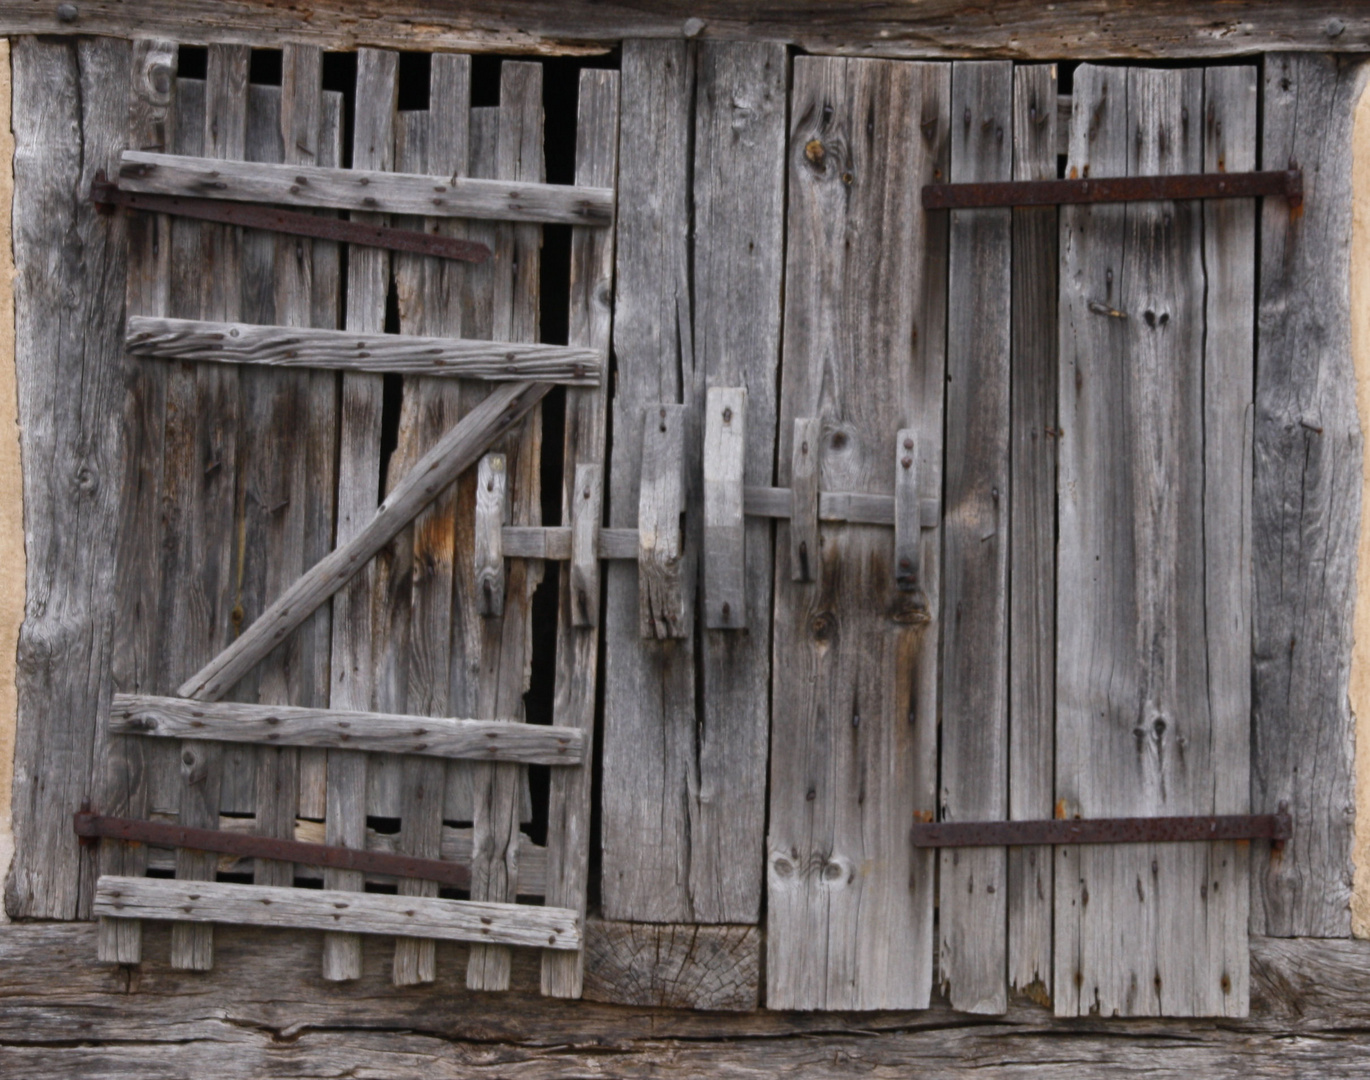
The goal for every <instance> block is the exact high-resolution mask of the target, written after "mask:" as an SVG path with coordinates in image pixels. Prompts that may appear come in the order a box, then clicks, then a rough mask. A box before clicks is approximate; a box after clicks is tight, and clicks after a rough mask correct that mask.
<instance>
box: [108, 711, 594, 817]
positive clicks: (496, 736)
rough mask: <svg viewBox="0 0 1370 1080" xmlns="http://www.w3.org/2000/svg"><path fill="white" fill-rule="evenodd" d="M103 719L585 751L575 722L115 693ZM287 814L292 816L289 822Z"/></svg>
mask: <svg viewBox="0 0 1370 1080" xmlns="http://www.w3.org/2000/svg"><path fill="white" fill-rule="evenodd" d="M110 725H111V730H113V731H116V732H118V733H119V734H125V735H147V736H156V737H160V738H172V737H179V738H187V739H223V740H226V741H234V742H252V743H266V744H272V743H275V744H277V745H280V746H326V747H341V748H344V749H349V748H350V749H355V750H369V751H374V752H381V753H390V754H422V755H428V756H432V757H452V758H471V759H473V760H479V761H520V762H523V763H524V764H527V765H570V764H580V763H581V762H582V761H583V760H584V757H585V738H584V736H583V735H582V733H581V732H579V731H577V730H576V729H574V728H562V727H555V726H552V725H545V724H540V725H536V726H533V727H529V726H526V725H523V726H520V725H516V724H512V723H510V722H508V721H501V720H457V719H452V718H446V717H430V716H425V715H407V716H402V715H395V714H393V713H377V712H339V711H337V710H333V709H318V708H308V707H301V706H293V705H255V704H253V705H249V704H238V703H235V702H226V701H221V702H212V703H211V702H202V701H189V700H186V699H185V698H170V697H152V696H142V695H137V696H135V695H128V694H116V695H115V696H114V703H113V705H112V706H111V709H110ZM294 820H295V819H294V816H293V815H292V816H291V818H290V822H291V825H292V826H293V824H294ZM287 835H288V834H287Z"/></svg>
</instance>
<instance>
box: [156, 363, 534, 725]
mask: <svg viewBox="0 0 1370 1080" xmlns="http://www.w3.org/2000/svg"><path fill="white" fill-rule="evenodd" d="M371 377H373V376H349V378H371ZM550 388H551V386H550V384H548V383H509V384H507V385H504V386H501V387H500V388H499V389H497V390H496V391H495V392H494V393H492V394H491V395H490V397H488V398H486V399H485V401H483V402H481V404H480V405H479V406H478V407H477V408H475V409H472V410H471V412H469V413H468V414H467V415H466V416H464V417H463V418H462V419H461V420H460V421H459V422H458V423H457V424H456V425H455V426H454V427H453V428H452V429H451V430H450V431H448V432H447V434H446V435H444V436H443V438H442V439H441V440H440V441H439V442H438V443H437V444H436V445H435V446H434V447H433V449H432V450H430V451H429V452H428V453H427V454H425V455H424V456H423V458H422V459H420V461H419V463H418V464H417V465H415V466H414V468H413V469H412V470H411V471H410V472H409V473H408V474H407V475H406V476H405V478H404V480H403V481H402V482H401V483H399V484H397V485H396V486H395V487H394V489H393V490H392V491H391V493H390V495H389V497H388V498H387V499H386V500H385V502H384V503H382V504H381V505H380V507H379V508H375V509H373V511H372V516H371V519H370V520H369V521H366V522H365V523H364V524H363V523H362V522H361V521H358V522H356V523H355V525H353V527H352V528H351V529H350V530H349V533H343V532H342V531H341V529H340V530H339V546H338V547H337V548H335V549H334V550H333V551H332V552H331V553H330V554H329V555H328V557H327V558H325V559H323V560H321V561H320V562H317V563H315V564H314V565H313V566H312V567H310V569H309V570H308V571H307V572H306V573H305V574H303V575H302V576H301V577H300V578H298V579H297V580H296V581H295V583H294V584H293V585H291V587H290V588H289V589H287V590H286V591H285V592H284V593H283V594H282V595H281V596H280V597H279V598H278V599H277V600H276V601H275V602H274V603H272V605H271V606H270V607H269V608H267V610H266V611H264V612H263V613H262V615H261V617H260V618H259V619H258V620H257V622H255V623H253V624H252V626H250V627H248V628H247V629H246V630H245V631H243V633H242V634H241V635H240V636H239V637H238V638H237V640H235V641H234V643H233V644H232V645H231V646H230V647H229V648H227V649H225V650H224V651H223V652H221V653H220V654H219V655H218V656H216V657H215V658H214V659H213V660H212V661H211V662H210V663H209V664H207V665H206V666H205V667H204V668H202V669H201V670H200V671H198V672H196V673H195V675H193V676H192V677H191V678H190V679H188V680H187V681H186V682H185V683H184V684H183V685H182V686H181V687H180V689H179V691H178V693H180V694H181V695H182V696H183V697H193V698H195V699H196V700H199V701H214V700H217V699H218V698H219V697H220V696H221V695H222V694H223V693H224V692H225V691H226V690H228V689H229V688H230V687H231V686H232V685H233V684H234V683H235V682H236V681H237V679H238V678H239V677H241V675H242V673H243V672H245V671H246V670H248V669H249V668H251V667H252V665H253V664H255V663H256V662H257V661H258V660H259V659H261V657H262V656H264V655H265V654H266V653H267V652H268V651H270V650H271V649H272V648H273V647H274V646H275V645H277V644H278V643H279V642H280V641H282V640H283V639H284V638H285V636H286V635H287V634H289V633H290V632H291V631H292V630H294V629H295V627H297V626H299V625H300V623H301V622H302V621H303V620H304V619H306V618H308V617H309V615H310V613H312V612H313V611H314V609H315V608H316V607H318V605H320V604H322V603H323V602H324V601H325V600H327V599H328V598H329V597H330V596H333V595H334V594H335V593H338V592H339V591H340V590H343V589H344V586H346V585H347V584H348V582H349V581H352V580H353V579H354V577H356V576H360V575H361V572H362V571H363V568H364V567H365V564H366V561H367V560H368V559H370V558H371V556H373V555H374V554H375V553H376V552H377V551H379V550H380V548H381V547H383V546H384V545H385V543H386V542H387V541H389V539H390V538H391V537H392V536H394V535H395V533H396V532H398V531H399V530H400V529H401V528H403V527H404V526H405V525H406V524H407V523H408V522H409V521H411V520H412V519H413V517H414V515H415V514H417V513H418V512H419V511H420V510H422V509H423V507H425V506H426V505H428V503H430V502H431V501H432V500H433V499H434V498H436V497H437V495H438V494H439V493H440V492H441V491H442V489H443V488H444V487H445V486H446V485H447V484H449V483H451V482H452V480H453V479H455V478H456V477H457V476H458V475H460V474H461V473H462V472H464V471H465V470H466V469H468V468H470V467H471V465H472V464H474V463H475V461H476V460H477V459H478V457H479V455H480V454H482V453H483V452H484V450H485V448H486V447H487V446H489V445H490V443H491V442H492V441H493V440H495V439H497V438H499V437H500V436H501V435H502V434H504V433H505V432H506V431H508V430H509V429H510V428H512V427H513V426H514V425H516V424H517V423H518V421H519V420H520V419H522V417H523V416H524V414H525V413H527V411H528V410H529V409H531V408H532V407H533V406H534V405H536V404H537V402H538V401H539V400H541V399H542V397H543V396H544V395H545V394H546V393H547V391H548V390H549V389H550ZM374 497H375V496H374V494H373V496H372V498H373V500H374ZM358 517H360V514H359V515H358ZM335 606H336V604H335ZM359 617H360V616H359ZM335 621H336V619H335ZM335 663H336V661H335ZM369 697H370V695H359V698H358V700H361V699H365V698H369Z"/></svg>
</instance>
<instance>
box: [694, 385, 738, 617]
mask: <svg viewBox="0 0 1370 1080" xmlns="http://www.w3.org/2000/svg"><path fill="white" fill-rule="evenodd" d="M746 450H747V390H746V387H721V386H716V387H710V388H709V395H708V400H707V402H706V403H705V407H704V546H703V554H702V555H701V557H700V561H701V564H702V565H701V567H700V569H701V575H700V576H701V579H702V585H703V588H702V590H701V591H702V594H703V596H702V600H703V604H704V626H705V628H706V629H709V630H744V629H746V627H747V592H746V581H747V542H746V541H747V537H746V532H745V525H744V521H743V517H742V486H743V485H742V481H743V478H744V472H745V469H746V464H747V459H746Z"/></svg>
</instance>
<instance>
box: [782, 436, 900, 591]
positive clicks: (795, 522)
mask: <svg viewBox="0 0 1370 1080" xmlns="http://www.w3.org/2000/svg"><path fill="white" fill-rule="evenodd" d="M822 439H823V420H822V418H821V417H817V416H805V417H796V418H795V421H794V438H793V439H791V441H790V445H791V447H792V450H791V461H790V492H791V494H790V505H789V514H788V515H787V516H788V517H789V519H790V577H791V578H793V579H794V580H795V581H813V580H815V572H816V570H817V568H818V562H819V559H820V558H821V557H822V550H821V548H820V547H819V539H818V455H819V452H820V451H819V447H820V446H821V445H822ZM890 523H891V524H893V523H894V517H893V505H891V516H890Z"/></svg>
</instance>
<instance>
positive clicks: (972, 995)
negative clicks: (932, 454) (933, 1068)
mask: <svg viewBox="0 0 1370 1080" xmlns="http://www.w3.org/2000/svg"><path fill="white" fill-rule="evenodd" d="M1012 175H1013V65H1012V64H1010V63H1007V62H1005V61H988V62H979V63H977V62H959V63H955V64H953V65H952V68H951V182H952V183H968V182H973V181H990V182H992V181H1002V180H1009V179H1011V178H1012ZM950 216H951V226H950V247H949V266H950V269H949V272H948V281H947V291H948V295H949V296H951V297H953V298H954V299H953V300H952V302H951V304H950V306H949V308H948V315H947V398H946V409H947V416H946V425H947V426H946V461H947V464H946V487H945V499H946V513H945V519H944V521H943V526H942V528H943V533H942V559H943V564H942V589H943V593H942V597H943V599H942V604H943V619H944V624H945V627H946V636H945V638H944V639H943V641H942V748H941V749H942V753H941V781H940V785H941V786H940V789H939V791H938V811H939V814H938V816H939V819H940V820H943V821H995V820H1001V819H1003V818H1005V817H1007V816H1008V753H1007V751H1008V568H1009V542H1010V541H1009V503H1010V501H1011V500H1010V490H1009V355H1010V336H1011V335H1010V323H1009V308H1010V300H1011V295H1012V289H1011V274H1012V269H1011V268H1012V262H1013V251H1012V225H1013V213H1012V211H1011V210H1009V209H1007V208H1002V207H994V208H989V209H980V210H953V211H951V212H950ZM939 857H940V862H941V867H940V871H941V872H940V876H939V879H938V880H939V883H940V890H941V891H940V896H941V899H940V903H939V907H938V911H939V919H938V936H939V941H938V950H937V957H938V960H937V963H938V976H937V977H938V979H939V981H940V983H941V985H942V989H943V992H944V993H945V994H947V996H948V997H949V998H950V1000H951V1003H952V1006H953V1007H954V1008H958V1009H964V1010H965V1011H967V1012H984V1013H1001V1012H1003V1011H1004V1009H1005V1008H1006V1007H1007V1005H1008V996H1007V987H1006V984H1005V980H1004V966H1005V962H1006V947H1007V946H1006V938H1005V928H1006V925H1007V924H1006V916H1007V899H1008V887H1007V886H1008V882H1007V870H1008V866H1007V857H1008V853H1007V851H1006V850H1004V849H1002V848H983V849H978V850H971V849H958V848H950V849H943V850H942V851H941V852H940V856H939Z"/></svg>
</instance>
